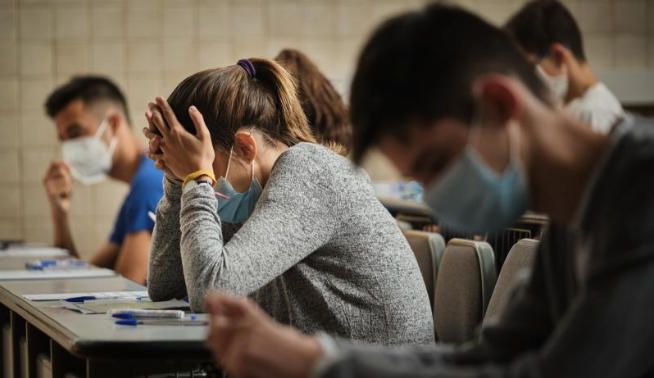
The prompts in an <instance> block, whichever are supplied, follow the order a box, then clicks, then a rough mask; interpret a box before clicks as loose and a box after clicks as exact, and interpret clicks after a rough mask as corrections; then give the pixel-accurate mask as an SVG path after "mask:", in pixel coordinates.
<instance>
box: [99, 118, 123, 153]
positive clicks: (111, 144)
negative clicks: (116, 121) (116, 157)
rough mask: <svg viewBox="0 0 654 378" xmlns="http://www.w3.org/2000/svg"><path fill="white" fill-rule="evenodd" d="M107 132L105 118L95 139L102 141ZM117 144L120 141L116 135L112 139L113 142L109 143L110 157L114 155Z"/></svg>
mask: <svg viewBox="0 0 654 378" xmlns="http://www.w3.org/2000/svg"><path fill="white" fill-rule="evenodd" d="M105 131H107V117H105V118H103V119H102V122H100V126H99V127H98V130H97V131H96V132H95V135H94V137H95V138H99V139H100V140H101V141H102V135H103V134H104V132H105ZM117 144H118V140H117V139H116V136H115V135H114V136H113V137H111V140H110V141H109V147H108V151H109V154H110V155H113V153H114V150H115V149H116V145H117Z"/></svg>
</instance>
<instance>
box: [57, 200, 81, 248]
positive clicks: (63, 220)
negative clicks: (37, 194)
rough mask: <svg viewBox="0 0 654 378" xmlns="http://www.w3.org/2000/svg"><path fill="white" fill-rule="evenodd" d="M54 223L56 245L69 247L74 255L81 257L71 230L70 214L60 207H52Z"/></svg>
mask: <svg viewBox="0 0 654 378" xmlns="http://www.w3.org/2000/svg"><path fill="white" fill-rule="evenodd" d="M52 223H53V226H54V245H55V247H59V248H64V249H67V250H68V251H69V252H70V254H71V255H72V256H74V257H79V254H78V253H77V249H76V248H75V242H74V241H73V235H72V233H71V231H70V222H69V220H68V214H67V213H66V212H64V211H62V210H59V209H52Z"/></svg>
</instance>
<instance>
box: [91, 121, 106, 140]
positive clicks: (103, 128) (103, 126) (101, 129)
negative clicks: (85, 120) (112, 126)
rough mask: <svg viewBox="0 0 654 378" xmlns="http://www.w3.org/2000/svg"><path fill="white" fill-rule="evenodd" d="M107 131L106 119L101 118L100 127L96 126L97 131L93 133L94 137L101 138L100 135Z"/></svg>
mask: <svg viewBox="0 0 654 378" xmlns="http://www.w3.org/2000/svg"><path fill="white" fill-rule="evenodd" d="M106 130H107V118H103V119H102V122H100V126H98V130H97V131H96V132H95V135H94V136H95V137H96V138H97V137H102V134H104V132H105V131H106Z"/></svg>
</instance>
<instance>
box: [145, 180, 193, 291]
mask: <svg viewBox="0 0 654 378" xmlns="http://www.w3.org/2000/svg"><path fill="white" fill-rule="evenodd" d="M181 191H182V189H181V185H180V184H179V183H178V182H175V181H173V180H170V179H167V178H166V179H164V197H163V198H162V199H161V201H160V202H159V205H158V206H157V218H156V219H157V220H156V222H155V224H154V231H153V233H152V244H151V247H150V260H149V264H148V278H147V281H148V293H149V295H150V298H151V299H152V300H155V301H161V300H167V299H172V298H182V297H184V296H186V286H185V284H184V275H183V272H182V260H181V257H180V254H179V243H180V227H179V207H180V198H179V197H180V195H181Z"/></svg>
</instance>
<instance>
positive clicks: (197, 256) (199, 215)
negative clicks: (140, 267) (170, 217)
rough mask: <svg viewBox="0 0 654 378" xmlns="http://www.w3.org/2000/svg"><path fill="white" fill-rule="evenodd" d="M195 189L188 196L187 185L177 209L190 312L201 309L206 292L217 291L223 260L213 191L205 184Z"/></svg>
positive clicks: (189, 186)
mask: <svg viewBox="0 0 654 378" xmlns="http://www.w3.org/2000/svg"><path fill="white" fill-rule="evenodd" d="M193 184H195V183H193ZM197 185H198V186H197V187H193V188H192V189H190V192H189V191H187V190H189V188H191V186H192V184H187V187H186V188H185V189H184V194H183V195H182V206H181V209H180V224H181V227H180V230H181V232H182V234H181V243H180V247H181V258H182V261H183V262H184V280H185V282H186V287H187V288H188V296H189V303H190V304H191V309H194V310H196V311H197V310H200V309H201V308H202V305H203V302H204V296H205V293H206V291H207V290H208V289H210V288H216V287H215V282H216V281H217V280H219V275H220V273H221V271H222V269H221V267H222V265H223V258H224V255H223V247H224V240H223V238H222V229H221V223H220V219H219V217H218V209H217V204H216V200H215V197H214V193H213V189H212V188H211V187H210V186H209V185H207V184H197ZM223 289H229V288H223ZM229 291H230V292H233V290H229Z"/></svg>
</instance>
